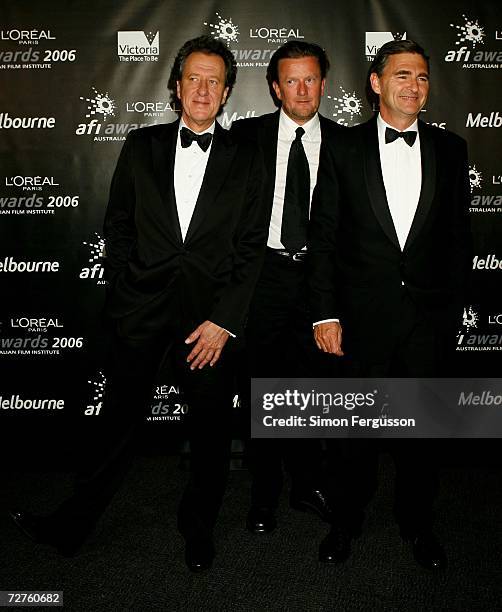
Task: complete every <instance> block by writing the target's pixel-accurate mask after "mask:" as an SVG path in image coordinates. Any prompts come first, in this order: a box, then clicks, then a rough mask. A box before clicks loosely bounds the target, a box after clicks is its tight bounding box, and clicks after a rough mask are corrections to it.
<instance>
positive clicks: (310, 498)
mask: <svg viewBox="0 0 502 612" xmlns="http://www.w3.org/2000/svg"><path fill="white" fill-rule="evenodd" d="M289 505H290V506H291V507H292V508H294V509H295V510H302V511H304V512H305V511H308V512H314V513H315V514H317V515H318V516H319V517H320V518H321V519H322V520H323V521H326V522H327V523H329V522H330V520H331V515H332V512H331V507H330V505H329V503H328V500H327V498H326V496H325V495H324V493H323V492H322V491H321V490H320V489H310V490H308V491H292V492H291V496H290V498H289Z"/></svg>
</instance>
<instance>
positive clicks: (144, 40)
mask: <svg viewBox="0 0 502 612" xmlns="http://www.w3.org/2000/svg"><path fill="white" fill-rule="evenodd" d="M159 52H160V50H159V33H158V32H148V33H147V32H141V31H128V32H117V53H118V55H119V56H139V57H145V56H158V55H159Z"/></svg>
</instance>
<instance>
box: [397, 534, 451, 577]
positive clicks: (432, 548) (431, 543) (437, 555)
mask: <svg viewBox="0 0 502 612" xmlns="http://www.w3.org/2000/svg"><path fill="white" fill-rule="evenodd" d="M404 539H405V540H408V541H410V542H411V548H412V551H413V556H414V557H415V561H416V562H417V563H418V564H419V565H421V566H422V567H425V569H428V570H440V569H443V568H445V567H446V566H447V564H448V561H447V558H446V553H445V551H444V548H443V547H442V546H441V544H440V543H439V542H438V540H437V538H436V537H435V536H434V534H433V533H432V532H431V531H423V532H420V533H418V534H416V535H415V536H413V537H406V536H405V537H404Z"/></svg>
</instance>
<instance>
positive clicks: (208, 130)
mask: <svg viewBox="0 0 502 612" xmlns="http://www.w3.org/2000/svg"><path fill="white" fill-rule="evenodd" d="M215 123H216V121H213V123H212V124H211V125H210V126H209V127H208V128H207V130H204V131H203V132H197V134H206V133H209V134H214V130H215ZM183 127H186V128H187V130H190V128H189V127H188V125H187V124H186V123H185V122H184V121H183V118H180V124H179V127H178V132H179V131H180V130H181V128H183ZM190 131H191V132H193V131H194V130H190Z"/></svg>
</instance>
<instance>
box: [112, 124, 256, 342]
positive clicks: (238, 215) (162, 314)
mask: <svg viewBox="0 0 502 612" xmlns="http://www.w3.org/2000/svg"><path fill="white" fill-rule="evenodd" d="M178 127H179V121H176V122H174V123H171V124H167V125H155V126H150V127H147V128H143V129H139V130H136V131H133V132H131V133H130V134H129V135H128V137H127V140H126V142H125V143H124V147H123V149H122V152H121V154H120V157H119V160H118V163H117V167H116V170H115V174H114V176H113V180H112V184H111V190H110V199H109V203H108V208H107V211H106V216H105V223H104V233H105V238H106V259H105V268H106V271H107V278H108V280H109V287H108V298H107V310H108V313H109V314H110V315H111V316H112V317H113V318H121V317H122V318H124V317H125V318H127V320H128V326H127V327H128V329H131V330H132V331H134V327H135V323H137V325H138V326H139V327H142V329H148V330H149V333H151V334H152V335H153V334H156V333H158V331H159V330H160V329H162V328H163V327H165V326H166V325H172V326H177V327H178V328H179V327H182V329H181V330H180V331H181V333H190V332H191V331H193V329H195V327H196V326H198V325H199V324H200V323H202V322H203V321H205V320H210V321H212V322H213V323H216V324H218V325H220V326H222V327H224V328H225V329H227V330H229V331H231V332H233V333H235V334H236V335H238V334H240V333H242V329H243V325H244V321H245V318H246V313H247V310H248V305H249V301H250V299H251V294H252V291H253V288H254V284H255V282H256V278H257V275H258V272H259V268H260V265H261V260H262V256H263V252H264V248H265V244H266V238H267V230H268V227H267V218H266V217H267V215H266V212H265V208H264V206H263V203H262V197H261V191H262V179H263V162H262V159H261V154H260V152H259V151H258V149H257V148H256V147H255V146H253V145H252V144H251V143H245V142H242V143H237V142H235V141H234V139H233V138H232V137H231V136H230V134H229V133H228V132H227V131H226V130H224V129H222V128H221V127H220V126H219V125H218V124H216V128H215V133H214V139H213V143H212V146H211V151H210V154H209V159H208V163H207V168H206V172H205V175H204V180H203V183H202V187H201V190H200V193H199V197H198V199H197V203H196V206H195V210H194V213H193V216H192V219H191V222H190V226H189V228H188V233H187V235H186V237H185V240H184V241H183V240H182V235H181V230H180V224H179V220H178V213H177V207H176V201H175V191H174V159H175V151H176V139H177V135H178ZM192 146H195V145H192ZM180 319H181V320H180Z"/></svg>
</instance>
